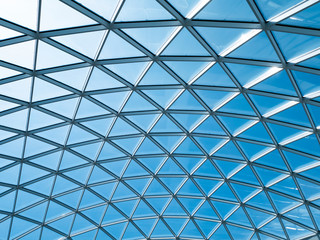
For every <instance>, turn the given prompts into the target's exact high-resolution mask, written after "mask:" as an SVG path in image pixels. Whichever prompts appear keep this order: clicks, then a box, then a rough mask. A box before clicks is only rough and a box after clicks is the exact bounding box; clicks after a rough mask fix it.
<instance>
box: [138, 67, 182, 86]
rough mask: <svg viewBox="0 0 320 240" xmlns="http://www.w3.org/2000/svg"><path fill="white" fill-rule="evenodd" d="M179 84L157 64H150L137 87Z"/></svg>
mask: <svg viewBox="0 0 320 240" xmlns="http://www.w3.org/2000/svg"><path fill="white" fill-rule="evenodd" d="M171 84H179V82H177V80H176V79H174V77H173V76H171V75H170V74H169V73H168V72H167V71H166V70H164V69H163V68H162V67H161V66H160V65H159V64H158V63H152V65H151V67H150V68H149V69H148V71H147V73H146V74H145V75H144V76H143V78H142V79H141V81H140V82H139V85H171Z"/></svg>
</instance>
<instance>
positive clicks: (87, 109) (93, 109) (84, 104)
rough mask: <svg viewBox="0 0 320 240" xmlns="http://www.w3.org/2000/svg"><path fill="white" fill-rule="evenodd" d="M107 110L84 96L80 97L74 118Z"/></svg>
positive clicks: (101, 113) (103, 112)
mask: <svg viewBox="0 0 320 240" xmlns="http://www.w3.org/2000/svg"><path fill="white" fill-rule="evenodd" d="M108 113H109V111H107V110H106V109H104V108H102V107H100V106H98V105H97V104H95V103H93V102H92V101H89V100H87V99H85V98H82V99H81V102H80V106H79V108H78V111H77V115H76V118H85V117H91V116H97V115H103V114H108Z"/></svg>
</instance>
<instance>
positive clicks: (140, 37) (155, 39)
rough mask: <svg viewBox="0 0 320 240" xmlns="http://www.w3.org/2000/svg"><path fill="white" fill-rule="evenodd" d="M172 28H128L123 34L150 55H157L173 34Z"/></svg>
mask: <svg viewBox="0 0 320 240" xmlns="http://www.w3.org/2000/svg"><path fill="white" fill-rule="evenodd" d="M174 30H175V28H173V27H157V28H155V27H154V28H148V27H147V28H131V29H130V28H129V29H124V32H125V33H127V34H128V35H129V36H131V37H132V38H133V39H135V40H136V41H138V42H139V43H140V44H141V45H143V46H144V47H145V48H147V49H148V50H149V51H151V52H152V53H157V52H158V51H159V50H160V49H161V47H162V46H163V45H164V43H165V42H166V41H167V40H168V38H169V37H170V36H171V35H172V34H173V32H174Z"/></svg>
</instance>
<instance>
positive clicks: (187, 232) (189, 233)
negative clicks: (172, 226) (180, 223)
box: [180, 220, 202, 238]
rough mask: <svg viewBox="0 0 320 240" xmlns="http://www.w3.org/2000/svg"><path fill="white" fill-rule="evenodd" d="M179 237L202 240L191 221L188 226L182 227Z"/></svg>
mask: <svg viewBox="0 0 320 240" xmlns="http://www.w3.org/2000/svg"><path fill="white" fill-rule="evenodd" d="M180 236H182V237H189V238H202V235H201V233H200V232H199V230H198V229H197V227H196V226H195V225H194V223H193V221H192V220H189V222H188V224H187V225H186V226H185V227H184V229H183V231H182V232H181V234H180Z"/></svg>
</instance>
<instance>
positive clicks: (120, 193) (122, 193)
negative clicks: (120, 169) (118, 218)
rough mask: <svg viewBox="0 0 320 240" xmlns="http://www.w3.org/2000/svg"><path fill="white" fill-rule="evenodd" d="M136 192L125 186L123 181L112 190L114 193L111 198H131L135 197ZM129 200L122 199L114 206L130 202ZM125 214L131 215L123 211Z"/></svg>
mask: <svg viewBox="0 0 320 240" xmlns="http://www.w3.org/2000/svg"><path fill="white" fill-rule="evenodd" d="M136 196H137V195H136V193H134V192H133V191H131V190H130V189H129V188H128V187H127V186H125V185H124V184H123V183H121V182H120V183H119V184H118V186H117V188H116V189H115V191H114V194H113V196H112V200H119V199H126V198H133V197H136ZM130 202H131V201H123V202H119V203H118V204H116V206H118V205H119V204H120V205H125V204H130ZM125 214H127V216H131V214H128V213H126V212H125Z"/></svg>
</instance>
